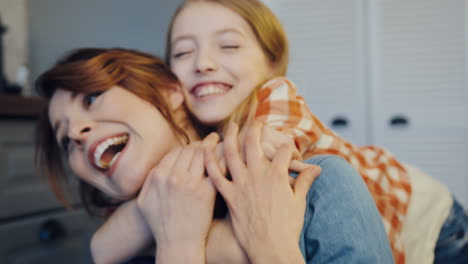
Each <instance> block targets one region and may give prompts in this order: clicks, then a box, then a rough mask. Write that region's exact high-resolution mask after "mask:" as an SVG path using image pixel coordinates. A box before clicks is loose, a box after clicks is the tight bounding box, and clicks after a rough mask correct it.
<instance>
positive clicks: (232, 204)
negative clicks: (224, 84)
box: [205, 122, 320, 263]
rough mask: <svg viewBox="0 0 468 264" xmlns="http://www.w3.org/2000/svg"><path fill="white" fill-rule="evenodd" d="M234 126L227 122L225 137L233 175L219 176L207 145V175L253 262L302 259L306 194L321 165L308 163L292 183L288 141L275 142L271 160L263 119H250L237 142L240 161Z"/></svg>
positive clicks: (235, 127)
mask: <svg viewBox="0 0 468 264" xmlns="http://www.w3.org/2000/svg"><path fill="white" fill-rule="evenodd" d="M237 131H238V128H237V125H235V124H230V126H229V128H228V129H227V132H226V135H225V139H224V156H225V160H226V163H227V167H228V169H229V171H230V173H231V176H232V181H229V180H228V179H226V178H225V177H224V176H223V174H222V172H221V170H220V169H219V166H218V164H217V162H216V158H215V155H214V154H213V153H212V152H209V151H208V152H207V153H206V156H205V157H206V168H207V170H208V174H209V176H210V179H211V180H212V181H213V183H214V185H215V186H216V188H217V189H218V191H219V192H220V193H221V194H222V195H223V197H224V199H225V200H226V203H227V205H228V207H229V212H230V215H231V218H232V222H233V227H234V232H235V234H236V237H237V239H238V241H239V243H240V245H241V246H242V248H243V249H244V251H245V252H246V254H247V255H248V257H249V259H250V260H251V261H252V262H256V261H260V262H264V261H265V262H269V260H275V261H280V262H281V261H284V262H285V263H293V262H294V263H297V261H302V262H303V258H302V255H301V253H300V250H299V236H300V233H301V230H302V225H303V221H304V212H305V206H306V195H307V192H308V190H309V188H310V185H311V184H312V182H313V181H314V179H315V178H316V177H317V175H318V174H319V173H320V168H319V167H317V166H309V167H308V168H307V169H305V170H303V171H302V172H301V173H300V174H299V175H298V177H297V179H296V181H295V182H294V185H293V186H292V187H291V185H290V184H289V180H288V178H289V175H288V168H289V165H290V162H291V159H292V156H293V149H292V148H291V146H289V145H283V146H281V147H279V148H278V151H277V153H276V154H275V155H274V157H273V160H272V161H270V160H268V159H267V158H266V157H265V154H264V152H263V149H262V146H261V139H260V136H261V131H262V125H261V124H260V123H259V122H254V123H253V124H252V126H251V127H249V128H248V130H247V132H246V136H245V140H244V142H241V143H242V144H243V149H244V152H245V153H244V155H245V161H244V160H243V159H242V154H241V153H239V146H238V140H237ZM291 261H292V262H291Z"/></svg>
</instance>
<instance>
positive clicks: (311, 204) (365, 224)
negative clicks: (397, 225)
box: [300, 156, 394, 264]
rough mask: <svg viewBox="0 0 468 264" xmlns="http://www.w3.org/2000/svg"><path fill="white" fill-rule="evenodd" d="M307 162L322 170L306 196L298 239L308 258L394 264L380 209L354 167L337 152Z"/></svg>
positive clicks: (315, 260) (310, 259) (308, 261)
mask: <svg viewBox="0 0 468 264" xmlns="http://www.w3.org/2000/svg"><path fill="white" fill-rule="evenodd" d="M307 163H309V164H315V165H319V166H320V167H321V168H322V173H321V174H320V176H319V177H318V178H317V179H316V180H315V182H314V183H313V185H312V188H311V189H310V190H309V194H308V197H307V203H308V204H307V208H306V212H305V218H304V228H303V230H302V235H301V239H300V248H301V251H302V254H303V255H304V257H305V259H306V263H314V264H317V263H329V264H330V263H332V264H338V263H346V264H348V263H372V264H378V263H385V264H386V263H394V261H393V255H392V251H391V248H390V243H389V241H388V238H387V235H386V232H385V229H384V226H383V222H382V220H381V217H380V214H379V212H378V210H377V207H376V205H375V203H374V200H373V199H372V197H371V195H370V193H369V191H368V189H367V186H366V185H365V183H364V181H363V180H362V178H361V176H360V175H359V174H358V173H357V171H356V170H355V169H353V168H352V167H351V165H350V164H349V163H347V162H346V161H345V160H344V159H342V158H340V157H337V156H316V157H314V158H312V159H310V160H308V161H307Z"/></svg>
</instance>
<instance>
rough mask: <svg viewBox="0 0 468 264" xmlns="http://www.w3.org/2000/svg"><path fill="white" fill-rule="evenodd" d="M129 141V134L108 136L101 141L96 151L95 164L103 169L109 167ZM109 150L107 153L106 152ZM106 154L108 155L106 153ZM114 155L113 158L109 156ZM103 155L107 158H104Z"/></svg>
mask: <svg viewBox="0 0 468 264" xmlns="http://www.w3.org/2000/svg"><path fill="white" fill-rule="evenodd" d="M127 141H128V136H127V135H125V136H119V137H113V138H108V139H106V140H105V141H103V142H101V143H100V144H99V145H98V146H97V147H96V150H95V151H94V164H95V165H96V166H97V167H99V168H101V169H108V168H110V167H111V166H112V164H114V162H115V161H116V160H117V157H118V156H119V154H120V151H122V149H123V148H124V147H125V144H126V143H127ZM106 152H107V153H106ZM104 154H106V155H104ZM109 155H111V156H112V158H110V157H109ZM103 156H106V158H104V159H103Z"/></svg>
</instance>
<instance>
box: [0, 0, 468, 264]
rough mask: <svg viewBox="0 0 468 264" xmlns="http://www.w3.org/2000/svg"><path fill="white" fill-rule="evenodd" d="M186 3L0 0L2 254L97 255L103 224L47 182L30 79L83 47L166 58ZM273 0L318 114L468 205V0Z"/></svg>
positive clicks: (296, 76) (33, 257) (24, 257)
mask: <svg viewBox="0 0 468 264" xmlns="http://www.w3.org/2000/svg"><path fill="white" fill-rule="evenodd" d="M180 2H181V0H135V1H125V0H99V1H95V0H80V1H74V0H0V21H1V22H0V25H3V26H0V32H3V33H2V34H1V42H0V48H1V49H0V50H1V53H0V54H1V55H0V65H1V66H0V76H3V79H1V80H3V81H0V126H1V127H0V135H1V138H0V263H63V262H64V261H68V262H69V263H87V262H89V254H88V253H87V241H88V239H89V236H90V234H91V232H92V230H93V229H94V228H95V226H96V225H97V222H96V221H95V220H93V219H91V218H89V217H87V216H86V215H85V214H84V213H83V212H82V210H76V211H73V212H68V211H65V210H63V209H61V207H60V205H59V204H58V203H57V202H56V201H55V200H54V198H53V196H52V195H51V194H50V192H49V191H48V189H47V187H46V186H44V184H42V183H41V181H39V180H38V179H37V176H36V174H35V172H34V168H33V165H32V159H33V125H34V122H35V116H36V115H37V112H38V111H39V109H40V107H41V102H40V100H37V98H35V97H34V92H33V91H32V89H31V87H32V85H31V83H32V81H33V80H34V79H35V78H36V77H37V76H38V74H40V73H41V72H43V71H44V70H46V69H47V68H48V67H50V66H52V65H53V63H54V62H55V61H56V60H57V59H58V58H59V57H60V56H62V55H64V54H65V53H66V52H67V51H69V50H70V49H73V48H79V47H125V48H135V49H140V50H143V51H146V52H150V53H154V54H156V55H159V56H163V54H164V48H165V47H164V45H165V37H166V28H167V26H168V23H169V19H170V17H171V15H172V13H173V12H174V10H175V8H176V7H177V5H178V4H179V3H180ZM265 2H266V3H267V4H268V5H269V6H270V7H271V8H272V10H273V11H274V12H275V13H276V14H277V15H278V17H279V18H280V20H281V21H282V22H283V25H284V26H285V28H286V31H287V34H288V36H289V39H290V44H291V46H290V49H291V56H290V68H289V73H288V76H289V77H290V78H291V79H292V80H293V81H294V82H295V83H296V85H297V86H298V88H299V91H300V93H301V94H302V95H304V97H305V99H306V101H307V103H308V104H309V106H310V108H311V109H312V111H313V112H314V113H316V114H317V115H318V116H319V117H320V119H321V120H322V121H323V122H324V123H326V124H327V125H329V126H330V127H332V128H333V129H334V130H335V131H336V132H337V133H339V134H340V135H342V136H344V137H345V138H348V139H350V140H351V141H352V142H354V143H357V144H361V145H368V144H372V145H383V146H385V147H386V148H387V149H389V150H390V151H391V152H392V153H394V154H395V155H396V156H397V157H398V158H399V159H400V160H402V161H404V162H407V163H410V164H412V165H416V166H417V167H419V168H422V169H423V170H424V171H426V172H427V173H429V174H430V175H431V176H433V177H435V178H437V179H439V180H440V181H442V182H443V183H445V184H446V185H447V186H448V187H449V188H450V189H451V190H452V191H453V192H454V193H455V195H456V197H457V198H458V199H459V200H460V201H461V202H462V203H463V204H464V205H465V207H468V136H467V135H468V133H467V132H468V122H467V119H468V88H467V87H468V82H467V80H468V71H467V59H468V52H467V51H468V45H467V41H468V38H467V36H468V31H467V28H468V27H467V26H468V16H467V11H468V7H467V2H466V1H464V0H413V1H394V0H375V1H374V0H348V1H341V0H328V1H320V0H265ZM1 28H3V30H1ZM2 82H3V84H2ZM31 96H32V97H31ZM46 258H48V260H47V261H46ZM74 261H75V262H74Z"/></svg>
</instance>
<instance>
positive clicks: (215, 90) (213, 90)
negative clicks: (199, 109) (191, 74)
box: [197, 85, 224, 97]
mask: <svg viewBox="0 0 468 264" xmlns="http://www.w3.org/2000/svg"><path fill="white" fill-rule="evenodd" d="M223 92H224V89H222V88H220V87H217V86H212V85H210V86H207V87H204V88H202V89H199V90H198V92H197V96H198V97H203V96H207V95H212V94H220V93H223Z"/></svg>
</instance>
